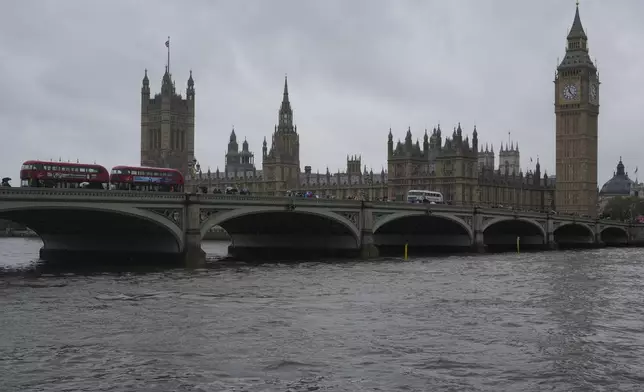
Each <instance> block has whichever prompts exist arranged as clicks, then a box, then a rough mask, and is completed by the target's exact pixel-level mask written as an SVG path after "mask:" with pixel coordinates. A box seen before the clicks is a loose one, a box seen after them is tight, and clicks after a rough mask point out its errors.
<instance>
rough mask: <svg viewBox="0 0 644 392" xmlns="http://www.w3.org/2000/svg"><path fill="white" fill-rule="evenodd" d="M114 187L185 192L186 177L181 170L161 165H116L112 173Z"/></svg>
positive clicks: (111, 179)
mask: <svg viewBox="0 0 644 392" xmlns="http://www.w3.org/2000/svg"><path fill="white" fill-rule="evenodd" d="M110 183H111V184H112V189H118V190H137V191H157V192H183V186H184V179H183V175H182V174H181V172H180V171H179V170H174V169H167V168H161V167H135V166H114V167H113V168H112V172H111V174H110Z"/></svg>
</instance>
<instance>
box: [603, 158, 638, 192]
mask: <svg viewBox="0 0 644 392" xmlns="http://www.w3.org/2000/svg"><path fill="white" fill-rule="evenodd" d="M633 184H634V182H633V181H632V180H631V179H630V178H628V174H626V171H625V170H624V164H623V163H622V159H621V158H620V159H619V163H618V164H617V171H616V172H615V174H614V175H613V178H611V179H610V180H608V181H606V183H605V184H604V186H602V189H601V190H600V191H599V194H600V195H611V196H628V195H630V194H631V187H632V186H633Z"/></svg>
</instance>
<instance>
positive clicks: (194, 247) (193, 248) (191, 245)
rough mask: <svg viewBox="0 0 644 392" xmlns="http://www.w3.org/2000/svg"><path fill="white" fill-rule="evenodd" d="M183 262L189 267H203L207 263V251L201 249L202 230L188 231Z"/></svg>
mask: <svg viewBox="0 0 644 392" xmlns="http://www.w3.org/2000/svg"><path fill="white" fill-rule="evenodd" d="M183 262H184V264H185V266H186V267H188V268H202V267H204V266H205V265H206V252H204V250H203V249H201V230H199V229H197V230H194V229H191V230H188V231H187V232H186V237H185V248H184V251H183Z"/></svg>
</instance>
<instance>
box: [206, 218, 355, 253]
mask: <svg viewBox="0 0 644 392" xmlns="http://www.w3.org/2000/svg"><path fill="white" fill-rule="evenodd" d="M359 217H360V214H359V212H357V211H356V212H355V213H347V216H344V214H339V213H335V212H332V211H328V210H326V209H318V208H306V207H296V208H295V209H292V210H288V209H286V208H285V207H274V206H256V207H242V208H236V209H233V210H229V211H220V212H217V213H215V214H213V215H211V216H209V217H208V218H207V219H206V220H205V221H204V222H203V223H202V224H201V237H202V238H203V237H204V236H205V235H206V233H207V232H208V230H210V229H211V228H213V227H214V226H220V227H222V228H223V229H224V230H226V232H227V233H228V235H229V236H230V239H231V246H230V247H229V254H231V255H232V256H235V257H240V258H249V259H255V258H265V257H268V258H272V257H279V258H281V257H286V258H289V257H292V256H301V257H309V256H313V255H322V254H324V255H339V254H345V253H346V254H353V253H352V252H358V251H359V250H360V231H359V229H358V226H357V223H358V222H359V220H358V219H359ZM350 218H351V219H350Z"/></svg>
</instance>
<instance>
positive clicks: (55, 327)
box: [0, 239, 644, 392]
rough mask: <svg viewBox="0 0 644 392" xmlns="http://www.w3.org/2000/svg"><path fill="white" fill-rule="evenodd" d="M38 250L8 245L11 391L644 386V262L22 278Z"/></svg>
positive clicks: (513, 260)
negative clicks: (643, 315)
mask: <svg viewBox="0 0 644 392" xmlns="http://www.w3.org/2000/svg"><path fill="white" fill-rule="evenodd" d="M39 246H40V243H39V241H37V240H28V239H0V267H5V268H9V269H12V270H13V271H5V272H4V273H2V272H0V312H1V315H0V391H387V392H389V391H495V392H497V391H641V390H643V389H644V386H642V385H644V347H643V344H644V333H643V332H644V323H643V317H642V312H643V308H644V307H643V300H644V294H643V293H644V283H643V282H644V281H643V279H642V276H643V275H644V262H643V261H644V251H643V250H638V249H603V250H593V251H583V252H572V251H571V252H549V253H532V254H528V253H526V254H521V255H516V254H504V255H483V256H452V257H440V258H439V257H436V258H426V259H415V260H410V261H409V262H402V261H400V260H395V259H383V260H377V261H374V262H353V261H344V262H328V263H319V262H317V263H300V264H288V265H283V264H266V265H260V266H251V265H237V266H233V265H230V264H225V265H217V263H216V262H213V265H212V266H211V267H209V268H207V269H202V270H196V271H190V270H183V269H159V270H157V271H148V272H142V270H141V269H135V272H127V273H116V272H101V269H100V268H98V269H95V271H94V272H93V273H87V272H82V273H81V272H78V271H75V270H73V269H69V270H65V269H62V270H61V269H54V270H52V271H54V272H47V271H48V270H47V269H46V268H45V269H43V270H42V271H44V272H45V273H44V275H40V276H38V275H36V274H33V273H31V272H22V271H15V269H16V268H18V269H20V268H24V267H25V266H28V265H29V263H30V261H31V260H33V259H34V258H36V256H37V253H38V247H39ZM225 247H226V244H218V243H210V244H208V245H206V248H207V251H208V253H209V254H212V255H217V254H222V253H225V250H226V248H225ZM220 264H221V263H220Z"/></svg>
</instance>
